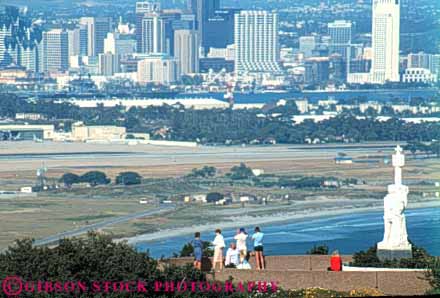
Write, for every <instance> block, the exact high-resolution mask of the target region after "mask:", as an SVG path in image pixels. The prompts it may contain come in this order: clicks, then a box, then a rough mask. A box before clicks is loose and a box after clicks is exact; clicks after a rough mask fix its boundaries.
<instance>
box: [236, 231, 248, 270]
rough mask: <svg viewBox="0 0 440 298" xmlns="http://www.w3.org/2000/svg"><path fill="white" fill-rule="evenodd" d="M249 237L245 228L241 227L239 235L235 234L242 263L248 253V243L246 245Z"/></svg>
mask: <svg viewBox="0 0 440 298" xmlns="http://www.w3.org/2000/svg"><path fill="white" fill-rule="evenodd" d="M247 237H248V235H247V233H246V230H245V229H244V228H240V229H239V230H238V231H237V235H235V237H234V239H235V240H237V249H238V252H239V253H240V263H243V261H244V259H245V258H246V255H247V245H246V239H247Z"/></svg>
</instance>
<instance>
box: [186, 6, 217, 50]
mask: <svg viewBox="0 0 440 298" xmlns="http://www.w3.org/2000/svg"><path fill="white" fill-rule="evenodd" d="M188 6H189V8H190V10H191V12H192V13H193V14H194V15H196V21H197V22H196V23H197V31H198V32H199V36H200V39H201V40H200V44H201V46H202V47H204V48H205V50H207V45H206V43H205V41H206V40H207V39H208V38H209V36H208V32H207V30H206V27H207V26H209V19H210V18H211V17H213V16H214V15H215V11H216V10H219V9H220V0H189V2H188Z"/></svg>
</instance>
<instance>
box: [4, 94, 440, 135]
mask: <svg viewBox="0 0 440 298" xmlns="http://www.w3.org/2000/svg"><path fill="white" fill-rule="evenodd" d="M0 101H1V102H2V105H0V117H8V118H13V117H15V114H16V113H40V114H43V115H44V116H46V118H47V119H49V120H48V121H50V122H53V123H54V124H56V125H58V126H59V127H60V128H64V129H69V127H70V124H71V123H72V122H75V121H83V122H85V123H86V124H91V125H93V124H95V125H118V126H124V127H126V128H127V130H128V132H145V133H150V134H151V136H152V138H155V139H171V140H181V141H198V142H200V143H203V144H211V143H216V144H242V143H252V144H258V143H260V144H264V143H273V142H277V143H291V144H302V143H305V142H306V139H319V140H320V142H326V143H329V142H363V141H408V142H431V141H432V140H440V124H438V123H421V124H412V123H405V122H403V121H400V120H398V119H396V118H392V119H390V120H388V121H385V122H380V121H376V120H375V119H374V117H366V118H365V119H357V118H356V117H355V115H354V114H352V113H350V112H346V113H343V114H341V115H340V116H338V117H336V118H333V119H330V120H326V121H323V122H319V123H314V122H312V121H305V122H303V123H301V124H297V125H293V124H292V121H291V116H292V115H294V114H297V109H296V107H295V105H294V104H293V103H291V104H287V105H286V106H282V107H275V108H272V109H270V108H269V109H268V110H265V111H262V110H258V109H251V110H230V109H226V110H222V109H217V110H193V109H184V108H183V107H182V106H180V105H175V106H160V107H148V108H135V107H133V108H131V109H130V110H129V111H125V109H124V108H123V107H121V106H116V107H112V108H107V107H103V106H102V105H101V106H97V107H96V108H84V109H80V108H79V107H77V106H73V105H72V104H70V103H55V102H54V101H43V100H41V101H38V104H37V103H36V102H31V101H26V100H24V99H20V98H18V97H17V96H16V95H14V94H5V93H3V94H0ZM61 123H62V124H63V125H62V126H60V124H61Z"/></svg>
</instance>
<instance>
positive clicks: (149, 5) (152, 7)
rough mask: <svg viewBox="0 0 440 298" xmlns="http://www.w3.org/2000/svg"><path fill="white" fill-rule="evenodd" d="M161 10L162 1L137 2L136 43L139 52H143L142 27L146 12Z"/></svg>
mask: <svg viewBox="0 0 440 298" xmlns="http://www.w3.org/2000/svg"><path fill="white" fill-rule="evenodd" d="M159 11H160V3H159V2H150V1H143V2H136V45H137V52H138V53H143V51H142V43H143V36H144V31H143V27H142V20H143V19H144V16H145V14H147V13H151V12H159Z"/></svg>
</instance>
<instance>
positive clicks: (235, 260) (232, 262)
mask: <svg viewBox="0 0 440 298" xmlns="http://www.w3.org/2000/svg"><path fill="white" fill-rule="evenodd" d="M263 238H264V233H263V232H261V230H260V228H259V227H256V228H255V229H254V234H252V235H251V236H250V237H249V235H248V233H247V232H246V230H245V229H244V228H240V229H238V230H237V233H236V235H235V236H234V240H235V242H232V243H231V244H230V245H229V248H228V250H227V252H226V256H225V255H224V250H225V247H226V243H225V239H224V237H223V235H222V231H221V230H220V229H217V230H215V238H214V240H213V241H212V245H213V246H214V258H213V269H214V270H216V269H217V268H218V269H219V270H222V269H223V268H224V267H225V266H226V267H232V268H237V269H251V265H250V264H249V258H250V255H251V253H250V251H249V250H248V246H247V242H248V240H252V241H253V254H255V260H256V267H257V268H256V269H257V270H264V268H265V264H264V255H263ZM192 246H193V248H194V267H195V268H196V269H199V270H201V269H202V257H203V241H202V240H201V239H200V232H196V233H195V235H194V240H193V241H192Z"/></svg>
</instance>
